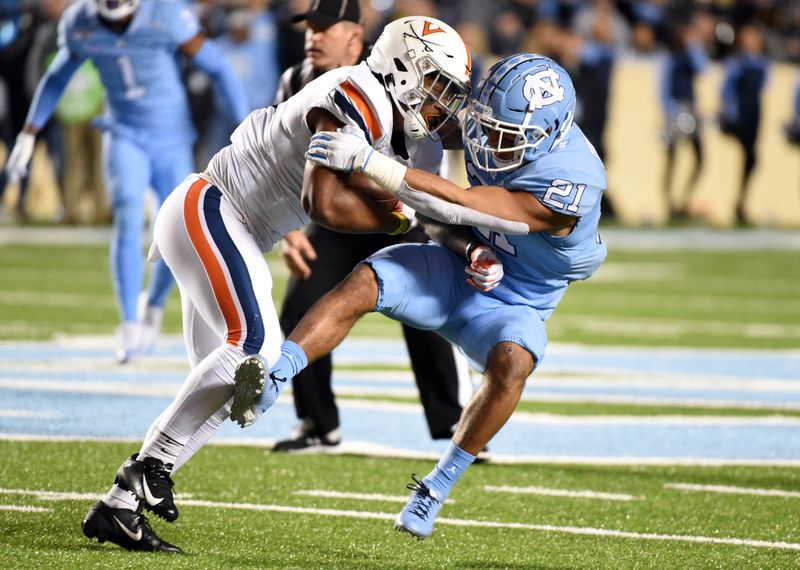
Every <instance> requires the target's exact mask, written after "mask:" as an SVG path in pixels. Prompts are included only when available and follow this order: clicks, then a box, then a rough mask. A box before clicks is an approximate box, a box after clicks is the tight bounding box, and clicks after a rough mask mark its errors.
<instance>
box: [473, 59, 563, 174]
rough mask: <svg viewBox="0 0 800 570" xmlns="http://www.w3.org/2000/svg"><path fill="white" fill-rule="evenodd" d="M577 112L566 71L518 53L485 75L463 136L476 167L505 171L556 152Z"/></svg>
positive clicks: (497, 64)
mask: <svg viewBox="0 0 800 570" xmlns="http://www.w3.org/2000/svg"><path fill="white" fill-rule="evenodd" d="M574 114H575V88H574V87H573V86H572V80H571V79H570V77H569V75H568V74H567V72H566V71H564V68H562V67H561V66H560V65H558V64H557V63H556V62H554V61H553V60H552V59H550V58H547V57H544V56H542V55H537V54H531V53H519V54H516V55H512V56H509V57H506V58H504V59H501V60H500V61H498V62H497V63H496V64H494V65H493V66H492V67H491V68H490V69H489V71H487V72H486V75H485V76H484V78H483V79H482V80H481V84H480V85H479V86H478V96H477V98H476V99H473V100H472V101H471V102H470V103H469V105H468V107H467V113H466V116H465V119H464V122H463V125H462V136H463V140H464V144H465V146H466V147H467V148H468V149H469V153H470V155H471V156H472V161H473V163H474V164H475V166H476V167H478V168H480V169H481V170H484V171H487V172H503V171H507V170H512V169H514V168H517V167H518V166H520V165H521V164H522V163H523V162H524V161H532V160H536V159H537V158H538V157H540V156H542V155H543V154H546V153H548V152H550V151H551V150H553V149H554V148H555V147H556V145H557V144H558V143H559V141H561V140H562V139H563V138H564V136H565V135H566V134H567V132H568V131H569V129H570V127H571V126H572V120H573V116H574Z"/></svg>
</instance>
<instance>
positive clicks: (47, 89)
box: [5, 47, 83, 182]
mask: <svg viewBox="0 0 800 570" xmlns="http://www.w3.org/2000/svg"><path fill="white" fill-rule="evenodd" d="M82 63H83V58H80V57H77V56H74V55H72V54H71V53H70V51H69V49H67V48H66V47H62V48H60V49H59V50H58V52H56V55H55V57H54V58H53V61H52V62H51V63H50V65H49V67H48V68H47V71H46V72H45V74H44V76H43V77H42V79H41V80H40V81H39V85H37V87H36V92H35V93H34V95H33V101H31V107H30V109H29V110H28V116H27V118H26V120H25V128H24V129H23V130H22V132H21V133H19V134H18V135H17V140H16V142H15V144H14V148H13V149H11V152H10V153H9V155H8V160H7V161H6V166H5V169H6V172H7V173H8V178H9V180H10V181H11V182H18V181H19V180H20V179H21V178H22V177H23V176H25V174H27V172H28V163H29V162H30V160H31V157H32V156H33V149H34V145H35V140H36V135H37V133H38V132H39V131H40V130H41V129H42V127H43V126H44V125H45V123H47V121H48V119H49V118H50V116H51V115H52V114H53V111H54V110H55V108H56V105H57V104H58V100H59V99H61V95H62V94H63V93H64V89H66V87H67V83H69V80H70V78H71V77H72V75H73V74H74V73H75V71H76V70H77V69H78V68H79V67H80V66H81V64H82Z"/></svg>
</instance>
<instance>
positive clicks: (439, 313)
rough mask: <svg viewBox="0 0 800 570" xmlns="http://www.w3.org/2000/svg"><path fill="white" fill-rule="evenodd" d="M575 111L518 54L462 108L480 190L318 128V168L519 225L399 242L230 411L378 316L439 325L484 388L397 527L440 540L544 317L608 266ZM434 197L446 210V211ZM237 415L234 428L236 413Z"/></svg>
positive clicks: (314, 148)
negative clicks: (457, 489) (442, 519)
mask: <svg viewBox="0 0 800 570" xmlns="http://www.w3.org/2000/svg"><path fill="white" fill-rule="evenodd" d="M574 109H575V91H574V89H573V86H572V81H571V80H570V78H569V76H568V75H567V73H566V71H564V69H562V68H561V67H560V66H559V65H557V64H556V63H555V62H553V61H552V60H550V59H547V58H545V57H542V56H538V55H533V54H517V55H514V56H511V57H508V58H506V59H504V60H501V61H500V62H498V63H497V64H496V65H494V66H493V67H492V68H491V69H490V70H489V71H488V73H487V75H486V77H485V78H484V79H483V81H482V83H481V85H480V87H479V94H478V96H477V99H476V100H474V101H472V102H471V103H470V105H469V107H468V109H467V114H466V119H465V121H464V127H463V142H464V146H465V147H466V151H467V156H468V163H467V171H468V173H469V177H470V182H471V184H472V187H471V188H469V189H466V190H465V189H463V188H461V187H459V186H457V185H455V184H453V183H451V182H448V181H447V180H444V179H442V178H440V177H438V176H435V175H433V174H429V173H426V172H422V171H419V170H416V169H413V168H406V167H404V166H402V165H400V164H399V163H397V162H395V161H394V160H393V159H390V158H389V157H387V156H385V155H382V154H379V153H377V152H374V150H373V149H371V148H370V147H369V146H368V145H367V143H366V142H365V141H364V140H363V138H360V137H359V136H357V135H355V134H351V133H348V132H336V133H330V132H328V133H318V134H317V135H315V136H314V137H313V138H312V139H311V144H310V146H309V151H308V153H307V154H306V158H307V159H309V160H310V161H312V162H314V163H316V164H317V165H322V166H328V167H329V168H333V169H334V170H343V171H351V170H352V171H356V172H363V173H364V174H365V175H366V176H367V177H368V178H370V179H372V180H373V181H374V182H376V183H377V184H378V185H379V186H381V187H382V188H383V189H384V190H386V191H388V192H390V193H392V194H394V195H395V196H397V197H398V198H400V199H401V200H403V201H404V202H405V203H408V204H410V205H411V206H412V207H414V208H416V209H417V211H418V212H422V213H424V214H426V215H427V216H430V217H435V218H436V219H437V220H438V221H440V222H454V221H455V222H457V221H458V218H459V215H458V214H457V210H458V209H459V208H468V209H470V210H471V211H472V212H480V213H483V214H487V215H489V216H493V217H494V218H495V219H497V218H500V219H503V220H506V221H507V222H509V223H510V224H513V226H511V228H510V229H511V230H513V231H510V233H509V232H506V233H497V232H486V231H485V230H482V229H481V228H479V227H475V228H472V229H471V233H470V234H469V235H470V238H469V239H463V238H462V237H461V236H460V235H459V233H458V232H450V234H449V238H447V239H444V236H443V235H442V232H441V231H440V230H441V228H442V227H441V226H439V230H437V229H436V228H432V231H433V234H434V235H432V237H434V239H437V240H440V239H443V241H445V242H446V244H447V246H448V247H445V246H444V245H439V244H436V243H428V244H423V245H420V244H403V245H397V246H393V247H390V248H386V249H384V250H381V251H379V252H378V253H376V254H375V255H373V256H372V257H370V258H369V259H367V260H366V261H365V262H363V263H361V264H360V265H359V266H358V267H357V268H356V269H355V270H354V271H353V272H352V273H351V274H350V276H348V278H347V279H346V280H345V281H343V282H342V283H341V284H340V285H339V286H338V287H337V288H336V289H334V290H333V291H332V292H331V293H329V294H328V295H326V296H325V297H323V298H322V299H321V300H320V301H319V302H318V303H317V304H316V305H315V306H314V308H312V310H311V311H310V312H309V313H307V314H306V316H305V317H304V318H303V320H302V321H301V322H300V323H299V324H298V326H297V327H296V328H295V329H294V331H293V332H292V333H291V334H290V335H289V337H288V339H287V341H286V342H285V343H284V344H283V347H282V350H281V357H280V358H279V360H278V361H277V363H276V364H275V366H274V367H272V369H270V370H269V374H268V377H269V378H268V380H269V382H261V383H259V382H255V383H254V382H252V381H251V380H252V375H247V374H244V373H239V372H237V380H236V381H237V385H236V387H235V392H234V394H235V395H234V402H233V409H236V408H237V407H239V408H243V407H245V406H247V405H251V406H252V407H251V408H250V410H249V411H250V413H251V414H253V415H255V416H257V415H258V414H259V413H261V412H263V411H264V410H265V409H266V408H267V407H269V406H270V405H271V404H272V402H274V399H275V398H276V397H277V394H278V393H279V392H280V389H281V388H282V386H283V385H285V381H286V380H288V379H289V378H291V377H293V376H294V375H295V374H297V372H298V371H299V370H301V369H302V368H303V367H305V366H306V364H307V362H308V361H309V360H312V361H313V360H315V359H316V358H319V357H320V356H322V355H323V354H326V353H328V352H330V351H331V350H332V349H333V348H334V347H335V346H336V345H337V344H338V343H339V342H340V341H341V340H342V339H343V338H344V336H345V335H346V334H347V332H348V331H349V330H350V328H351V327H352V325H353V324H354V323H355V321H356V320H357V319H358V318H359V317H361V316H362V315H364V314H365V313H368V312H370V311H378V312H381V313H383V314H385V315H387V316H389V317H391V318H393V319H395V320H399V321H401V322H403V323H406V324H408V325H411V326H415V327H418V328H422V329H434V330H436V331H438V332H439V333H440V334H441V335H442V336H444V337H445V338H447V339H448V340H450V341H451V342H453V343H454V344H455V345H456V346H458V347H459V349H460V350H461V351H463V352H464V354H465V355H466V356H467V357H468V358H469V359H470V360H471V361H472V362H473V363H474V365H475V366H476V368H478V369H480V370H481V371H483V372H484V381H483V383H482V385H481V387H480V389H479V390H478V391H477V392H476V393H475V395H474V396H473V397H472V400H471V401H470V402H469V404H468V405H467V407H466V408H465V409H464V412H463V414H462V416H461V420H460V422H459V425H458V428H457V430H456V433H455V435H454V436H453V439H452V441H451V442H450V445H449V446H448V449H447V451H446V452H445V454H444V456H443V457H442V458H441V460H440V461H439V462H438V464H437V465H436V467H435V468H434V469H433V470H432V471H431V472H430V473H429V474H428V475H426V476H425V477H424V478H423V479H421V480H420V479H418V478H416V476H414V483H412V484H410V485H409V488H410V489H411V490H412V494H411V498H410V499H409V501H408V503H407V504H406V506H405V508H404V509H403V510H402V512H401V513H400V514H399V515H398V517H397V519H396V521H395V528H397V529H398V530H402V531H406V532H409V533H411V534H413V535H415V536H418V537H420V538H426V537H428V536H430V535H431V533H432V532H433V523H434V520H435V518H436V516H437V514H438V512H439V509H440V508H441V506H442V504H443V503H444V500H445V499H446V498H447V495H448V494H449V492H450V489H451V488H452V486H453V485H454V484H455V483H456V481H457V480H458V478H459V477H460V475H461V474H462V473H463V472H464V470H465V469H466V468H467V467H468V466H469V465H470V464H471V463H472V462H473V461H474V460H475V456H476V455H477V454H478V453H479V452H480V451H481V450H482V449H483V448H484V446H486V444H487V443H488V442H489V440H490V439H491V438H492V437H493V436H494V434H495V433H497V431H498V430H500V428H501V427H502V426H503V425H504V424H505V423H506V421H507V420H508V418H509V417H510V416H511V414H512V412H513V411H514V408H515V407H516V405H517V402H518V401H519V398H520V395H521V394H522V389H523V387H524V385H525V381H526V379H527V377H528V376H529V375H530V374H531V372H533V370H534V368H535V367H536V366H538V365H539V364H540V363H541V361H542V358H543V357H544V350H545V345H546V343H547V336H546V333H545V326H544V322H545V320H546V319H547V318H548V317H549V316H550V314H551V313H552V312H553V310H554V309H555V307H556V305H557V304H558V302H559V300H560V299H561V297H562V296H563V294H564V292H565V291H566V289H567V286H568V285H569V283H570V282H572V281H575V280H579V279H587V278H588V277H590V276H591V275H592V274H593V273H594V272H595V270H596V269H597V268H598V267H599V266H600V264H601V263H602V261H603V260H604V259H605V256H606V247H605V244H604V243H603V242H602V241H601V240H600V237H599V234H598V231H597V224H598V221H599V219H600V198H601V196H602V194H603V191H604V190H605V186H606V176H605V170H604V168H603V164H602V162H601V161H600V159H599V158H598V156H597V153H596V152H595V151H594V148H593V147H592V146H591V144H590V143H589V141H588V140H587V139H586V137H585V136H584V134H583V133H582V132H581V130H580V129H579V128H578V127H577V126H575V125H573V113H574ZM437 199H438V200H443V201H445V202H446V203H447V204H450V206H451V209H450V210H448V209H447V208H445V209H442V208H441V207H440V206H441V204H440V203H439V202H438V200H437ZM462 213H463V211H462ZM517 225H518V226H521V228H520V229H519V231H517V229H516V227H517ZM459 240H462V241H461V243H462V244H464V245H463V247H464V249H461V250H460V251H463V252H464V257H466V258H467V261H468V264H473V263H474V262H475V251H476V250H481V249H483V248H486V246H487V245H488V246H491V247H492V248H493V249H494V251H495V252H496V254H497V257H498V258H499V259H500V261H501V262H502V265H503V268H504V271H505V277H504V278H503V279H502V281H500V282H499V284H497V286H495V287H494V288H490V287H489V289H490V290H488V291H485V290H478V289H476V288H472V287H469V286H468V285H467V283H466V282H465V281H464V279H463V278H462V277H463V272H464V259H463V257H461V256H460V255H458V254H457V253H454V251H459V249H458V248H459V243H458V242H459ZM477 265H480V264H477ZM468 272H469V271H468ZM251 358H252V359H256V358H257V357H251ZM253 364H256V365H257V364H258V362H254V363H253ZM262 364H263V363H262ZM245 365H246V363H243V364H241V365H240V369H243V370H244V368H243V367H244V366H245ZM250 368H254V366H253V365H251V366H250ZM266 376H267V375H266V374H264V377H266ZM264 379H265V380H266V378H264ZM231 418H232V419H234V420H236V419H237V418H235V417H234V414H233V413H232V414H231Z"/></svg>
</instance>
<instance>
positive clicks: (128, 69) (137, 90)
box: [117, 55, 147, 101]
mask: <svg viewBox="0 0 800 570" xmlns="http://www.w3.org/2000/svg"><path fill="white" fill-rule="evenodd" d="M117 67H119V72H120V74H121V75H122V83H123V84H124V85H125V99H127V100H128V101H132V100H134V99H140V98H142V97H144V96H145V93H147V90H146V89H145V88H144V87H143V86H141V85H139V84H138V83H137V82H136V74H135V73H134V72H133V62H131V58H129V57H128V56H125V55H122V56H120V57H118V58H117Z"/></svg>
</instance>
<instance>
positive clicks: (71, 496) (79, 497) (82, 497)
mask: <svg viewBox="0 0 800 570" xmlns="http://www.w3.org/2000/svg"><path fill="white" fill-rule="evenodd" d="M0 495H26V496H29V497H36V499H38V500H40V501H99V500H100V499H102V498H103V497H105V495H104V494H102V493H71V492H59V491H29V490H27V489H3V488H0ZM176 496H178V494H177V493H176ZM180 497H181V498H186V499H188V498H191V497H192V494H191V493H181V494H180Z"/></svg>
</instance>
